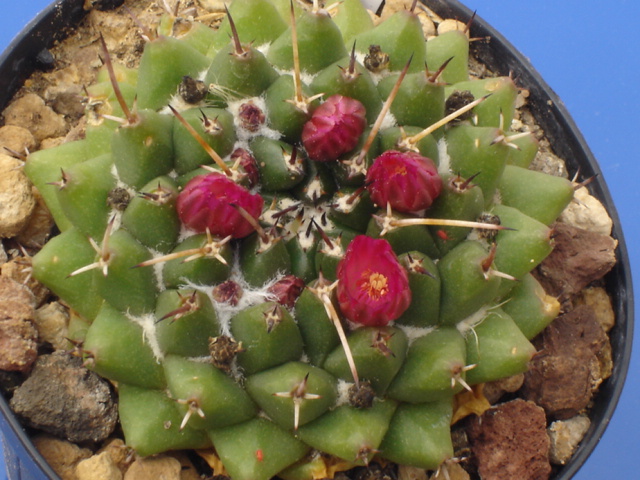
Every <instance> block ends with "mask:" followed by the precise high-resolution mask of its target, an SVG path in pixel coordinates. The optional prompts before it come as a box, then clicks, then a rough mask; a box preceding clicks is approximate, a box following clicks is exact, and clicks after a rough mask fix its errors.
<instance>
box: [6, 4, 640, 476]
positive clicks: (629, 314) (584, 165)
mask: <svg viewBox="0 0 640 480" xmlns="http://www.w3.org/2000/svg"><path fill="white" fill-rule="evenodd" d="M426 2H428V3H429V8H431V9H432V10H433V11H434V12H436V13H437V14H438V15H440V16H442V17H449V18H457V19H459V20H461V21H463V22H467V21H468V20H469V19H470V18H472V16H474V13H473V12H472V11H471V10H470V9H469V8H467V7H466V6H464V5H463V4H461V3H460V2H459V1H458V0H426ZM426 2H425V3H426ZM83 3H84V2H83V0H55V1H54V2H52V3H51V4H50V5H49V6H48V7H46V8H45V9H44V10H42V11H41V12H40V13H39V14H38V15H37V16H36V17H35V18H34V19H33V20H31V21H30V22H29V23H28V24H27V25H26V26H25V27H24V28H23V29H22V31H21V32H20V33H19V34H18V35H17V36H16V37H15V38H14V39H13V40H12V42H11V43H10V44H9V46H8V47H7V49H6V50H5V51H4V52H3V53H2V54H1V55H0V72H2V73H3V74H2V75H0V110H1V109H4V107H5V106H6V105H7V104H8V102H9V101H10V100H11V98H12V97H13V95H14V94H15V93H16V91H17V90H18V89H19V88H20V86H21V85H22V84H23V82H24V80H26V78H28V76H29V75H31V74H32V73H33V72H34V71H35V70H37V69H39V68H44V67H46V56H47V53H48V51H47V49H48V48H50V47H51V46H52V45H53V44H54V42H55V41H59V40H62V39H63V38H64V37H66V36H67V35H68V34H69V33H71V31H72V29H73V27H72V26H74V25H77V23H78V22H79V21H80V20H81V19H82V18H83V17H84V15H85V14H86V11H85V10H84V8H83ZM471 33H472V37H476V38H477V37H490V38H491V41H489V42H475V43H474V44H473V45H474V48H473V54H474V55H476V56H477V57H478V58H479V59H480V60H481V61H483V62H484V63H487V64H489V65H492V68H493V69H496V67H494V65H497V64H498V63H497V59H498V58H500V63H499V65H500V67H499V68H498V69H497V70H496V73H498V74H500V75H512V76H513V77H514V78H516V79H517V82H518V83H519V84H520V85H526V86H527V88H528V89H529V92H530V96H529V98H528V102H529V106H530V108H531V110H532V112H533V114H534V117H535V118H536V121H537V122H538V123H539V124H540V126H541V127H542V128H543V130H544V132H545V135H546V136H547V138H549V141H550V143H551V144H552V145H553V147H554V151H555V152H556V154H558V156H560V157H561V158H563V159H565V161H566V163H567V166H568V168H569V169H570V170H572V171H580V172H581V174H582V175H583V176H584V177H586V178H588V177H592V176H595V177H596V178H595V180H594V181H593V182H592V183H591V184H590V189H591V190H592V192H593V193H594V194H595V196H596V197H597V198H598V199H600V200H601V201H602V202H603V203H604V205H605V206H606V208H607V212H608V214H609V216H610V217H611V219H612V220H613V232H612V236H613V237H614V238H615V239H616V240H617V241H618V249H617V250H618V251H617V257H618V262H617V263H616V265H615V267H614V268H613V270H612V271H611V272H610V273H609V274H607V276H606V277H605V278H606V283H607V291H608V293H609V294H610V296H611V299H612V303H613V308H614V311H615V312H616V325H615V326H614V328H613V329H612V330H611V332H610V338H611V344H612V349H613V361H614V369H613V373H612V375H611V377H610V378H608V379H607V380H605V381H604V382H603V383H602V385H601V386H600V389H599V391H598V393H597V396H596V401H595V404H594V406H593V407H592V408H591V409H590V411H589V417H590V419H591V426H590V428H589V430H588V431H587V433H586V435H585V437H584V439H583V441H582V442H581V443H580V445H579V446H578V448H577V450H576V451H575V452H574V454H573V456H572V457H571V459H570V460H569V462H567V464H566V465H564V466H562V467H561V468H559V470H558V471H557V473H556V475H554V476H553V477H552V478H553V479H554V480H568V479H570V478H571V477H573V475H575V473H576V472H577V471H578V470H579V469H580V468H581V466H582V465H583V464H584V463H585V462H586V460H587V458H588V457H589V455H590V454H591V452H593V450H594V449H595V448H596V446H597V444H598V442H599V441H600V439H601V438H602V435H603V434H604V431H605V430H606V428H607V425H608V424H609V421H610V419H611V417H612V415H613V413H614V411H615V409H616V406H617V403H618V401H619V399H620V395H621V393H622V390H623V387H624V383H625V379H626V376H627V371H628V368H629V363H630V360H631V349H632V338H633V323H634V322H633V320H634V318H633V316H634V299H633V286H632V280H631V269H630V263H629V255H628V250H627V245H626V242H625V240H624V235H623V232H622V227H621V224H620V219H619V216H618V213H617V210H616V208H615V205H614V203H613V200H612V197H611V194H610V192H609V189H608V187H607V185H606V183H605V181H604V176H603V174H602V171H601V169H600V167H599V165H598V162H597V160H596V158H595V157H594V155H593V153H592V152H591V150H590V149H589V146H588V145H587V143H586V141H585V139H584V137H583V136H582V134H581V133H580V131H579V129H578V127H577V126H576V124H575V122H574V120H573V118H572V117H571V115H570V114H569V112H568V111H567V110H566V108H565V106H564V104H563V103H562V101H561V100H560V98H559V97H558V95H557V94H556V93H555V92H554V91H553V90H552V89H551V87H550V86H549V85H548V84H547V83H546V82H545V80H544V79H543V78H542V77H541V75H540V74H539V73H538V71H537V70H536V69H535V68H534V67H533V65H532V64H531V62H530V61H529V59H528V58H526V57H525V56H524V55H523V54H522V53H520V52H519V51H518V50H517V49H516V48H515V47H514V46H513V45H512V44H511V43H510V42H509V41H508V40H507V39H506V38H505V37H503V36H502V35H501V34H500V33H499V32H497V31H496V30H495V29H494V28H493V27H491V26H490V25H489V24H488V23H487V22H486V21H484V20H483V19H482V18H481V17H480V16H478V15H475V19H474V21H473V24H472V26H471ZM560 139H562V141H560ZM578 159H579V160H578ZM0 412H1V413H2V415H0V433H1V434H2V437H3V439H4V446H5V458H6V461H7V467H8V468H9V469H10V470H9V471H10V472H12V471H14V469H15V471H16V472H17V471H18V469H19V468H20V466H19V463H20V462H21V461H22V460H21V459H22V458H23V455H22V454H23V453H24V454H26V455H27V456H28V457H29V458H30V459H31V460H32V461H33V463H34V464H35V467H36V470H37V471H32V469H31V467H29V466H26V467H25V468H27V469H29V470H30V471H31V473H32V478H43V479H52V480H59V478H60V477H59V476H58V475H57V474H56V473H55V472H54V471H53V469H52V468H51V467H50V466H49V464H48V463H47V462H46V460H45V459H44V457H42V455H41V454H40V453H39V452H38V450H37V449H36V448H35V446H34V445H33V443H32V442H31V441H30V438H29V435H28V433H27V431H26V430H25V429H24V427H22V425H21V424H20V422H19V421H18V419H17V418H16V416H15V415H14V414H13V412H12V411H11V409H10V408H9V405H8V402H7V401H6V399H5V398H4V397H3V396H1V395H0ZM9 446H11V447H12V450H13V451H12V452H11V453H12V454H14V455H10V454H9V451H8V450H7V448H8V447H9ZM16 450H19V453H20V454H17V452H16ZM13 456H15V458H12V457H13ZM16 462H18V465H15V463H16Z"/></svg>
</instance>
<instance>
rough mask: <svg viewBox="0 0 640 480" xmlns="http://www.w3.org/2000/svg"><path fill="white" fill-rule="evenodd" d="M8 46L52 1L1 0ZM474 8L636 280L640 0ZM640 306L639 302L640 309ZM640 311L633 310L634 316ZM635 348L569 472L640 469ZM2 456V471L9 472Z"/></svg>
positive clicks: (1, 27) (591, 475) (0, 25)
mask: <svg viewBox="0 0 640 480" xmlns="http://www.w3.org/2000/svg"><path fill="white" fill-rule="evenodd" d="M1 3H2V14H1V16H0V50H4V49H5V48H6V46H7V45H8V44H9V42H10V41H11V39H12V38H13V36H14V35H16V34H17V33H18V32H19V31H20V30H21V29H22V28H23V26H24V25H26V23H27V22H28V21H29V20H30V19H31V18H33V17H34V16H35V14H36V13H37V12H38V11H40V10H41V9H42V8H44V7H45V6H46V5H48V4H49V3H50V1H49V0H26V1H14V0H1ZM464 3H466V5H467V6H468V7H469V8H471V10H477V12H478V15H479V16H480V17H482V18H484V19H485V20H486V21H488V22H489V24H491V25H492V26H493V27H495V28H496V29H497V30H498V31H499V32H501V33H502V34H503V35H504V36H505V37H506V38H507V39H508V40H509V41H510V42H511V43H512V44H513V45H515V46H516V48H518V49H519V50H520V51H521V52H522V53H524V54H525V55H526V56H527V57H529V58H530V59H531V62H532V63H533V65H534V66H535V67H536V69H537V70H538V71H539V72H540V73H541V74H542V77H543V78H545V80H546V81H547V83H548V84H549V85H550V86H551V87H552V88H553V89H554V90H555V91H556V92H557V93H558V95H559V96H560V98H561V99H562V100H563V101H564V103H565V105H566V106H567V109H568V110H569V112H571V115H572V116H573V118H574V120H575V122H576V123H577V125H578V127H579V128H580V130H581V131H582V133H583V135H584V137H585V138H586V140H587V142H588V144H589V145H590V147H591V150H592V151H593V153H594V154H595V156H596V158H597V159H598V161H599V163H600V166H601V168H602V170H603V175H604V179H605V181H606V182H607V184H608V186H609V189H610V190H611V194H612V196H613V199H614V201H615V203H616V205H617V209H618V214H619V216H620V218H621V221H622V226H623V230H624V234H625V238H626V241H627V244H628V248H629V254H630V257H631V263H632V271H633V273H634V278H635V279H636V283H637V288H640V283H638V282H639V280H638V279H640V221H638V219H637V217H636V213H637V210H636V209H637V208H638V206H639V205H640V188H639V183H640V154H639V149H638V145H639V144H640V138H639V137H640V132H639V130H638V127H640V122H639V121H638V118H639V115H640V92H639V91H638V88H637V84H638V81H639V78H638V77H639V75H640V27H639V26H638V19H639V18H640V2H638V1H637V0H610V1H608V2H596V1H587V2H585V1H584V0H559V1H558V0H554V1H551V0H538V1H528V2H521V1H514V0H465V2H464ZM636 310H638V309H636ZM637 317H638V315H637V314H636V318H637ZM639 339H640V328H636V333H635V339H634V344H635V346H636V347H637V348H635V349H634V354H633V357H632V361H631V366H630V369H629V374H628V378H627V384H626V386H625V389H624V392H623V394H622V397H621V399H620V403H619V405H618V409H617V411H616V413H615V415H614V417H613V419H612V421H611V423H610V425H609V427H608V429H607V431H606V432H605V434H604V437H603V438H602V440H601V441H600V444H599V445H598V447H597V448H596V450H595V452H594V453H593V454H592V455H591V457H590V458H589V460H588V461H587V463H586V464H585V466H584V467H583V468H582V469H581V471H580V472H579V473H578V474H577V475H576V476H575V477H574V478H575V479H576V480H589V479H610V478H611V479H630V478H638V476H640V474H638V473H637V471H638V465H637V462H638V455H639V454H640V441H639V440H638V432H640V380H639V378H638V373H639V372H640V352H639V350H638V348H640V347H638V340H639ZM5 478H6V477H4V464H3V463H2V455H0V480H5Z"/></svg>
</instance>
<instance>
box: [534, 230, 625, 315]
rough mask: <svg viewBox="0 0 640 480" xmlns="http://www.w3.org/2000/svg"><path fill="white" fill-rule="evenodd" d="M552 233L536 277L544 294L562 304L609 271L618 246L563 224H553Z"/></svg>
mask: <svg viewBox="0 0 640 480" xmlns="http://www.w3.org/2000/svg"><path fill="white" fill-rule="evenodd" d="M553 231H554V236H553V239H554V244H555V246H554V249H553V251H552V252H551V254H550V255H549V256H548V257H547V258H546V259H545V260H544V261H543V262H542V264H541V265H540V266H539V267H538V269H537V272H536V273H537V275H536V276H537V278H538V280H539V281H540V283H542V285H543V286H544V289H545V291H546V292H547V293H548V294H549V295H553V296H556V297H559V298H560V301H561V303H563V302H564V301H566V300H567V299H569V298H571V297H572V296H573V295H576V294H577V293H579V292H580V291H581V290H582V289H583V288H585V287H586V286H587V285H589V284H590V283H592V282H593V281H595V280H599V279H600V278H602V277H603V276H604V275H606V274H607V273H608V272H609V271H610V270H611V269H612V268H613V266H614V265H615V263H616V255H615V249H616V247H617V246H618V242H617V241H616V240H615V239H613V238H611V237H610V236H608V235H602V234H599V233H594V232H591V231H588V230H583V229H581V228H577V227H573V226H571V225H567V224H564V223H556V224H554V225H553Z"/></svg>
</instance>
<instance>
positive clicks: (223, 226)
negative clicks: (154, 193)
mask: <svg viewBox="0 0 640 480" xmlns="http://www.w3.org/2000/svg"><path fill="white" fill-rule="evenodd" d="M263 204H264V200H263V198H262V197H261V196H260V195H258V194H252V193H250V192H249V191H248V190H247V189H246V188H244V187H242V186H240V185H238V184H236V183H235V182H233V180H231V179H229V178H227V177H225V176H224V175H222V174H220V173H209V174H206V175H200V176H197V177H195V178H193V179H192V180H191V181H189V183H187V185H186V186H185V187H184V189H183V190H182V192H180V194H179V195H178V201H177V209H178V216H179V217H180V221H181V222H182V223H183V224H184V225H185V226H186V227H187V228H190V229H191V230H195V231H196V232H198V233H204V232H205V231H206V230H207V229H208V230H209V232H211V234H212V235H216V236H220V237H227V236H228V235H231V236H232V237H233V238H243V237H246V236H247V235H249V234H250V233H252V232H253V230H254V228H253V226H252V225H251V223H249V222H248V221H247V220H246V219H245V218H244V217H243V216H242V214H241V213H240V212H239V211H238V208H237V207H240V208H242V209H244V210H245V211H246V212H247V213H248V214H249V215H251V216H252V217H253V218H255V219H257V218H258V217H259V216H260V214H261V213H262V206H263Z"/></svg>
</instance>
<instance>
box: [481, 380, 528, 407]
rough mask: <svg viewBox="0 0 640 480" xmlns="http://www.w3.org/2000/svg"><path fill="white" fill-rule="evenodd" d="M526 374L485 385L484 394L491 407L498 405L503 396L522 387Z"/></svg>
mask: <svg viewBox="0 0 640 480" xmlns="http://www.w3.org/2000/svg"><path fill="white" fill-rule="evenodd" d="M523 382H524V374H523V373H518V374H517V375H513V376H511V377H507V378H502V379H500V380H496V381H494V382H489V383H485V384H484V388H483V389H482V393H483V394H484V396H485V398H486V399H487V400H488V401H489V403H490V404H491V405H493V404H494V403H497V402H498V401H499V400H500V399H501V398H502V396H503V395H505V394H507V393H513V392H516V391H518V390H519V389H520V387H522V384H523Z"/></svg>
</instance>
